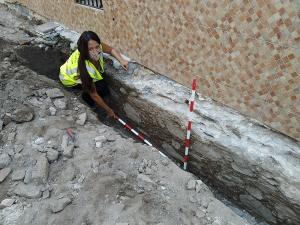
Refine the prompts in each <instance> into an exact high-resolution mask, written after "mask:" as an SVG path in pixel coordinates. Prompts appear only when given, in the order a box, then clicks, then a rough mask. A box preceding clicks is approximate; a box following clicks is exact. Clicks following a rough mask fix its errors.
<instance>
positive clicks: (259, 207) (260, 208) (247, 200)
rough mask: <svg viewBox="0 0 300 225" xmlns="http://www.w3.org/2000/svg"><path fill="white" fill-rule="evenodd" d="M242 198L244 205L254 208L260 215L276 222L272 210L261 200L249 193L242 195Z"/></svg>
mask: <svg viewBox="0 0 300 225" xmlns="http://www.w3.org/2000/svg"><path fill="white" fill-rule="evenodd" d="M240 200H241V202H242V203H243V204H244V205H246V206H247V207H249V208H250V209H253V210H254V211H255V212H256V213H257V214H258V215H261V216H262V217H263V218H265V220H267V221H268V222H272V223H275V219H274V217H273V215H272V212H271V211H270V210H269V209H268V208H266V207H265V206H264V205H263V204H262V203H261V202H260V201H258V200H256V199H255V198H253V197H251V196H249V195H240Z"/></svg>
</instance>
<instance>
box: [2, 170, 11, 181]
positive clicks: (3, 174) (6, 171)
mask: <svg viewBox="0 0 300 225" xmlns="http://www.w3.org/2000/svg"><path fill="white" fill-rule="evenodd" d="M10 172H11V169H10V168H4V169H2V170H0V183H2V182H3V181H4V180H5V179H6V177H7V176H8V175H9V174H10Z"/></svg>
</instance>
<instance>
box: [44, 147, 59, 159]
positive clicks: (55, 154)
mask: <svg viewBox="0 0 300 225" xmlns="http://www.w3.org/2000/svg"><path fill="white" fill-rule="evenodd" d="M58 155H59V153H58V151H55V150H54V149H49V150H47V159H48V161H49V162H53V161H55V160H57V159H58Z"/></svg>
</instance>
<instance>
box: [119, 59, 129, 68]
mask: <svg viewBox="0 0 300 225" xmlns="http://www.w3.org/2000/svg"><path fill="white" fill-rule="evenodd" d="M120 64H121V66H122V67H123V69H124V70H128V61H127V60H125V59H122V60H121V61H120Z"/></svg>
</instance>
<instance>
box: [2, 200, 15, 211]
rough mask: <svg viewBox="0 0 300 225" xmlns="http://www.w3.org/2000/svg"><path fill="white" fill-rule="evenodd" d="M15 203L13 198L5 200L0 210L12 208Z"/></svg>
mask: <svg viewBox="0 0 300 225" xmlns="http://www.w3.org/2000/svg"><path fill="white" fill-rule="evenodd" d="M15 201H16V200H15V199H11V198H7V199H3V201H2V202H1V203H0V209H4V208H6V207H10V206H12V205H13V204H14V203H15Z"/></svg>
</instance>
